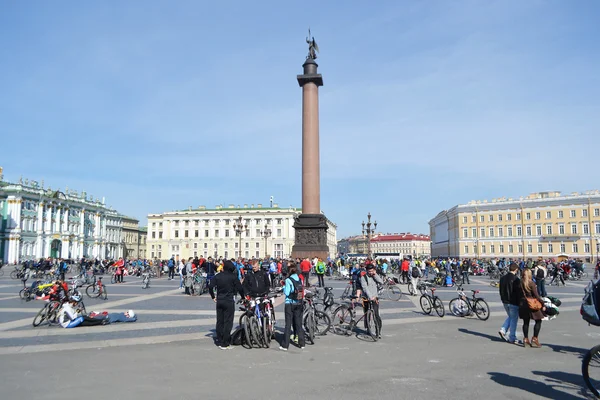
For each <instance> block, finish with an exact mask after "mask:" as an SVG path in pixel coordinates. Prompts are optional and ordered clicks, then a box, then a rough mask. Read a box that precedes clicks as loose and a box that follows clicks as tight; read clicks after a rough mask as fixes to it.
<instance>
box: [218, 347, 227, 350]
mask: <svg viewBox="0 0 600 400" xmlns="http://www.w3.org/2000/svg"><path fill="white" fill-rule="evenodd" d="M219 348H220V349H221V350H227V346H219Z"/></svg>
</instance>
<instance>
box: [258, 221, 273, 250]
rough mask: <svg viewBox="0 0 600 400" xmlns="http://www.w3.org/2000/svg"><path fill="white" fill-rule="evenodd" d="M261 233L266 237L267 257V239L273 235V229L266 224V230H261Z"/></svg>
mask: <svg viewBox="0 0 600 400" xmlns="http://www.w3.org/2000/svg"><path fill="white" fill-rule="evenodd" d="M260 235H261V236H262V237H264V238H265V258H266V257H267V240H269V237H270V236H271V229H269V227H268V225H267V224H265V228H264V230H262V231H260Z"/></svg>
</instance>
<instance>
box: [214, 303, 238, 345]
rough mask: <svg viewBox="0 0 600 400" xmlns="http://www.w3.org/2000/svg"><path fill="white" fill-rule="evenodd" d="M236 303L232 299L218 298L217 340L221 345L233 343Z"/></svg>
mask: <svg viewBox="0 0 600 400" xmlns="http://www.w3.org/2000/svg"><path fill="white" fill-rule="evenodd" d="M234 313H235V304H234V302H233V299H231V300H217V326H216V331H217V341H218V342H219V345H220V346H224V347H227V346H229V344H230V343H231V328H233V316H234Z"/></svg>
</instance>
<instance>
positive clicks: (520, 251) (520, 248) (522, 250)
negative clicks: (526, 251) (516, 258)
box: [519, 244, 523, 253]
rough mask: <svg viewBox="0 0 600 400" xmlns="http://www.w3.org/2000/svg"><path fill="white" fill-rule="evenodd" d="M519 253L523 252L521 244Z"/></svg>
mask: <svg viewBox="0 0 600 400" xmlns="http://www.w3.org/2000/svg"><path fill="white" fill-rule="evenodd" d="M519 253H523V245H522V244H520V245H519Z"/></svg>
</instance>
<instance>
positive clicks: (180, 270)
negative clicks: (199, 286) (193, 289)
mask: <svg viewBox="0 0 600 400" xmlns="http://www.w3.org/2000/svg"><path fill="white" fill-rule="evenodd" d="M177 272H178V273H179V289H183V277H184V274H185V264H184V263H183V259H181V260H179V266H178V267H177Z"/></svg>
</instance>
